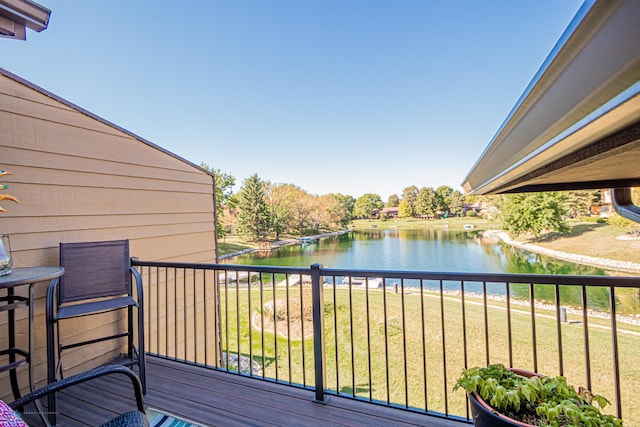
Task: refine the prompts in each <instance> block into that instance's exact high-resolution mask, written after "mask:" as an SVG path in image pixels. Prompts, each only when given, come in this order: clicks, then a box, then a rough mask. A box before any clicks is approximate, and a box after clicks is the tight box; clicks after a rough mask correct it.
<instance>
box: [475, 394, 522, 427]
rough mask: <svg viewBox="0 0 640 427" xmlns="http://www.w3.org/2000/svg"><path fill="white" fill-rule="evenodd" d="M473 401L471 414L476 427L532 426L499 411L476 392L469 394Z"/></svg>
mask: <svg viewBox="0 0 640 427" xmlns="http://www.w3.org/2000/svg"><path fill="white" fill-rule="evenodd" d="M469 402H470V403H471V414H472V415H473V425H474V426H476V427H514V426H518V427H522V426H531V424H524V423H521V422H519V421H516V420H512V419H511V418H507V417H505V416H504V415H502V414H500V413H498V412H497V411H496V410H495V409H493V408H491V407H490V406H489V405H487V404H486V403H484V401H482V400H481V398H480V396H477V395H476V394H475V393H472V394H470V395H469Z"/></svg>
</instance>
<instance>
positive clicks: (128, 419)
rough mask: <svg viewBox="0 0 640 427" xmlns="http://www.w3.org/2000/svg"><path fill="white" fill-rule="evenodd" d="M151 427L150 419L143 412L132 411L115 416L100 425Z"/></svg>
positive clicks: (107, 426) (111, 426) (106, 426)
mask: <svg viewBox="0 0 640 427" xmlns="http://www.w3.org/2000/svg"><path fill="white" fill-rule="evenodd" d="M138 426H143V427H149V420H148V419H147V416H146V415H145V414H144V413H143V412H139V411H131V412H127V413H126V414H122V415H120V416H119V417H118V418H114V419H112V420H111V421H109V422H108V423H106V424H102V426H100V427H138Z"/></svg>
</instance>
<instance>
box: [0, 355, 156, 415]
mask: <svg viewBox="0 0 640 427" xmlns="http://www.w3.org/2000/svg"><path fill="white" fill-rule="evenodd" d="M111 374H123V375H126V376H128V377H129V379H130V380H131V384H132V385H133V389H134V392H135V395H136V405H137V406H138V411H140V412H144V400H143V397H142V384H140V379H139V378H138V376H137V375H136V374H135V373H134V372H133V371H132V370H131V369H129V368H127V367H126V366H120V365H105V366H100V367H97V368H94V369H91V370H89V371H86V372H83V373H81V374H78V375H73V376H71V377H69V378H65V379H63V380H59V381H55V382H52V383H50V384H47V385H46V386H44V387H42V388H40V389H38V390H36V391H34V392H32V393H29V394H27V395H25V396H23V397H21V398H20V399H17V400H15V401H14V402H11V403H9V406H10V407H11V408H12V409H20V408H22V407H24V405H26V404H27V403H30V402H33V401H34V400H36V399H40V398H42V397H44V396H47V395H49V394H51V393H54V392H57V391H60V390H63V389H65V388H67V387H71V386H73V385H76V384H80V383H83V382H86V381H90V380H92V379H95V378H98V377H102V376H104V375H111Z"/></svg>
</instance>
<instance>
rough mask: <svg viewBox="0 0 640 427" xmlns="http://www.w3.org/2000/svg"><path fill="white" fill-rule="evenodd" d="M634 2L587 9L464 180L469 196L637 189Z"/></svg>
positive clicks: (639, 154) (638, 45)
mask: <svg viewBox="0 0 640 427" xmlns="http://www.w3.org/2000/svg"><path fill="white" fill-rule="evenodd" d="M639 23H640V2H639V1H636V0H607V1H599V2H596V1H593V0H590V1H587V2H585V3H584V4H583V6H582V7H581V8H580V10H579V11H578V13H577V14H576V16H575V18H574V19H573V20H572V22H571V23H570V24H569V27H568V28H567V30H565V32H564V34H563V35H562V37H561V38H560V40H559V41H558V43H557V44H556V46H555V47H554V49H553V50H552V52H551V53H550V55H549V56H548V57H547V59H546V60H545V62H544V63H543V65H542V67H541V68H540V70H539V71H538V73H537V74H536V75H535V77H534V79H533V80H532V82H531V83H530V84H529V86H528V87H527V88H526V90H525V92H524V93H523V94H522V96H521V97H520V99H519V100H518V102H517V103H516V105H515V107H514V108H513V110H512V111H511V113H510V114H509V115H508V116H507V118H506V120H505V121H504V123H503V124H502V126H501V127H500V128H499V130H498V132H497V133H496V135H495V136H494V138H493V139H492V140H491V142H490V144H489V146H488V147H487V148H486V149H485V151H484V152H483V153H482V155H481V157H480V158H479V160H478V161H477V162H476V164H475V165H474V166H473V168H472V169H471V171H470V172H469V173H468V175H467V177H466V178H465V180H464V182H463V184H462V186H463V188H464V190H465V192H467V193H470V194H497V193H510V192H526V191H553V190H570V189H586V188H593V189H595V188H608V187H616V188H620V187H635V186H640V167H638V166H639V164H638V159H640V24H639Z"/></svg>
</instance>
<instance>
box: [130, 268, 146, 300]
mask: <svg viewBox="0 0 640 427" xmlns="http://www.w3.org/2000/svg"><path fill="white" fill-rule="evenodd" d="M129 270H130V271H131V274H133V277H134V279H135V280H136V292H137V294H138V295H136V296H137V297H138V307H140V308H142V307H144V304H143V303H144V295H143V293H142V276H141V275H140V272H139V271H138V270H137V269H136V268H135V267H133V266H132V267H129Z"/></svg>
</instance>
